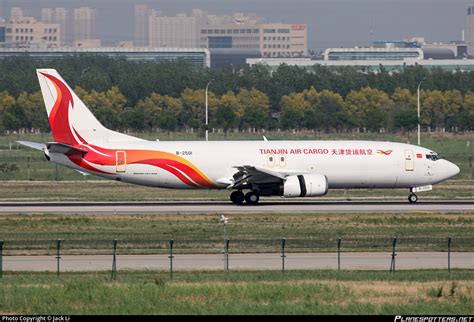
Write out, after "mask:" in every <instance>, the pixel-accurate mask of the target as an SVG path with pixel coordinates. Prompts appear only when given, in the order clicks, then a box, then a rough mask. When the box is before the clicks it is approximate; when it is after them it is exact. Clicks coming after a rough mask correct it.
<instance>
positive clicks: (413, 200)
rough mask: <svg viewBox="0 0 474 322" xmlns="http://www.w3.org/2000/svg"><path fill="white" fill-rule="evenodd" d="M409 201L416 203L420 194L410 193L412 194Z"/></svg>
mask: <svg viewBox="0 0 474 322" xmlns="http://www.w3.org/2000/svg"><path fill="white" fill-rule="evenodd" d="M408 201H409V202H410V203H415V202H417V201H418V196H417V195H415V194H414V193H412V194H410V195H409V196H408Z"/></svg>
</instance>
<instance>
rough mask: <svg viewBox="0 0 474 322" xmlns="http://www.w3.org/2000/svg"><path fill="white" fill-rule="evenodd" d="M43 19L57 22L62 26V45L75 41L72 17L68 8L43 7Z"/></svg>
mask: <svg viewBox="0 0 474 322" xmlns="http://www.w3.org/2000/svg"><path fill="white" fill-rule="evenodd" d="M41 21H42V22H46V23H57V24H59V25H60V26H61V34H62V35H61V36H62V37H61V45H71V44H72V42H73V35H72V32H71V31H72V19H71V15H70V11H69V10H68V9H66V8H42V9H41Z"/></svg>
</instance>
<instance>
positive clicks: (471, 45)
mask: <svg viewBox="0 0 474 322" xmlns="http://www.w3.org/2000/svg"><path fill="white" fill-rule="evenodd" d="M466 43H467V53H468V55H471V56H474V4H470V5H468V6H467V41H466Z"/></svg>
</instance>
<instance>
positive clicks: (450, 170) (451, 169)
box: [446, 162, 460, 178]
mask: <svg viewBox="0 0 474 322" xmlns="http://www.w3.org/2000/svg"><path fill="white" fill-rule="evenodd" d="M459 171H460V170H459V167H458V166H457V165H455V164H454V163H451V162H449V163H448V167H447V170H446V172H447V175H448V178H451V177H454V176H455V175H457V174H458V173H459Z"/></svg>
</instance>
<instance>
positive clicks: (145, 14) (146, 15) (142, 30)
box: [133, 4, 151, 47]
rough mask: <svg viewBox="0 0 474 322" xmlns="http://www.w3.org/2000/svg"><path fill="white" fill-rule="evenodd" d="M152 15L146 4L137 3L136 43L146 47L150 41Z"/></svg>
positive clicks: (138, 45)
mask: <svg viewBox="0 0 474 322" xmlns="http://www.w3.org/2000/svg"><path fill="white" fill-rule="evenodd" d="M150 15H151V9H150V8H148V6H147V5H146V4H137V5H135V16H134V18H135V29H134V38H133V39H134V41H133V43H134V45H135V46H137V47H145V46H148V45H149V44H150V43H149V42H150Z"/></svg>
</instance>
